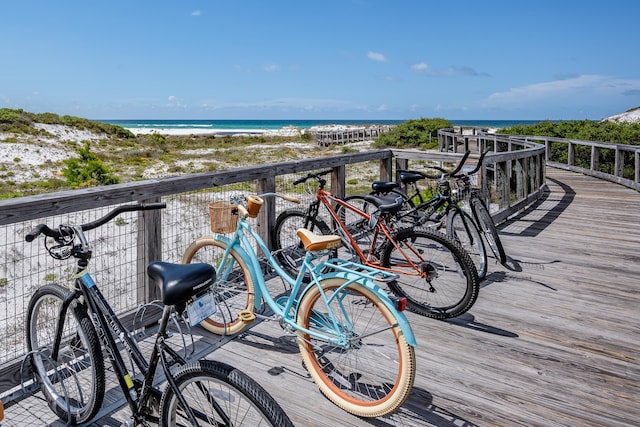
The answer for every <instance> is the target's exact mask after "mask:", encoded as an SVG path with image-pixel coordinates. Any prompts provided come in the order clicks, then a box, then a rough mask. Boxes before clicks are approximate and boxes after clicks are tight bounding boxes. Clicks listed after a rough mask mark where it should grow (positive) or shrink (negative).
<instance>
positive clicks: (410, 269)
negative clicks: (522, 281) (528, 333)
mask: <svg viewBox="0 0 640 427" xmlns="http://www.w3.org/2000/svg"><path fill="white" fill-rule="evenodd" d="M329 173H331V170H325V171H321V172H318V173H309V174H307V176H305V177H303V178H300V179H298V180H296V181H294V183H293V184H294V185H298V184H302V183H305V182H307V181H309V180H312V181H315V182H316V183H317V184H318V188H317V190H316V194H315V195H316V198H315V200H314V201H312V202H311V204H310V205H309V206H308V207H307V208H306V209H299V208H298V209H295V208H294V209H287V210H285V211H283V212H282V213H281V214H280V215H279V216H278V218H277V219H276V225H275V230H274V232H273V233H272V236H273V239H274V240H273V242H272V243H273V247H274V249H275V252H274V253H275V255H276V256H277V257H278V259H279V261H280V264H281V265H282V266H284V267H285V268H286V269H288V270H289V271H290V272H291V273H292V274H293V273H297V271H298V270H299V268H300V266H301V265H302V260H303V258H304V249H303V248H302V247H301V245H300V242H299V239H297V238H296V230H298V229H300V228H306V229H308V230H311V231H314V232H316V233H321V234H338V235H339V236H340V237H341V239H342V241H343V243H344V247H345V248H347V252H341V253H338V252H337V249H336V250H334V252H333V253H331V254H329V256H330V257H339V258H342V259H347V260H351V261H357V262H360V263H361V264H364V265H366V266H370V267H375V268H379V269H382V270H387V271H391V272H393V273H395V274H398V278H397V279H396V280H393V281H390V282H388V285H389V288H390V290H391V291H392V292H393V293H394V294H395V295H397V296H400V297H405V298H406V299H407V306H408V308H409V309H410V310H412V311H414V312H416V313H419V314H422V315H424V316H428V317H432V318H436V319H444V318H450V317H455V316H459V315H461V314H463V313H465V312H466V311H467V310H469V309H470V308H471V307H472V306H473V304H474V303H475V301H476V299H477V298H478V292H479V289H480V286H479V279H478V273H477V270H476V268H475V266H474V264H473V261H472V260H471V258H470V257H469V255H468V254H467V253H466V252H465V250H464V249H462V247H461V246H460V245H459V244H458V243H456V242H455V241H453V240H452V239H451V238H450V237H447V236H445V235H444V234H442V233H439V232H436V231H432V230H429V229H427V228H422V227H406V228H402V227H399V224H398V223H396V222H395V218H396V215H397V214H398V212H400V210H401V209H402V207H403V205H404V200H403V199H402V198H397V199H394V200H393V201H389V200H386V199H384V200H381V199H378V198H376V197H375V196H367V197H366V201H367V203H374V204H376V206H377V209H376V211H375V212H371V213H370V212H367V210H366V209H364V207H363V208H362V209H360V208H359V207H358V206H356V205H352V204H350V203H347V202H345V201H344V200H341V199H339V198H337V197H335V196H333V195H332V194H331V193H330V192H328V191H327V190H325V188H324V187H325V185H326V179H324V178H323V176H324V175H327V174H329ZM321 205H323V206H325V207H326V208H327V209H326V210H327V212H328V214H329V216H330V224H331V225H332V226H331V227H330V226H329V225H328V224H327V222H325V220H324V219H323V218H322V217H320V215H319V212H320V206H321ZM334 206H336V207H335V208H334Z"/></svg>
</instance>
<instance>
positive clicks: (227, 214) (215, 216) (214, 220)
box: [209, 201, 238, 233]
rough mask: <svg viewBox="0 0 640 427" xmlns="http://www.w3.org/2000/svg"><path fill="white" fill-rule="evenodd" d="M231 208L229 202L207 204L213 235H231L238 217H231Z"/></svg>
mask: <svg viewBox="0 0 640 427" xmlns="http://www.w3.org/2000/svg"><path fill="white" fill-rule="evenodd" d="M232 210H233V206H232V205H231V203H229V202H222V201H219V202H211V203H209V219H210V220H211V231H213V232H214V233H232V232H234V231H235V230H236V227H237V225H238V215H233V214H232V213H231V211H232Z"/></svg>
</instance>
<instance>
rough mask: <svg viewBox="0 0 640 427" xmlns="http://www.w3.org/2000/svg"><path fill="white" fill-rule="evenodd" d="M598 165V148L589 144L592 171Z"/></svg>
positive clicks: (595, 169)
mask: <svg viewBox="0 0 640 427" xmlns="http://www.w3.org/2000/svg"><path fill="white" fill-rule="evenodd" d="M599 166H600V150H598V147H596V146H595V145H592V146H591V165H590V168H591V170H592V171H597V170H598V167H599Z"/></svg>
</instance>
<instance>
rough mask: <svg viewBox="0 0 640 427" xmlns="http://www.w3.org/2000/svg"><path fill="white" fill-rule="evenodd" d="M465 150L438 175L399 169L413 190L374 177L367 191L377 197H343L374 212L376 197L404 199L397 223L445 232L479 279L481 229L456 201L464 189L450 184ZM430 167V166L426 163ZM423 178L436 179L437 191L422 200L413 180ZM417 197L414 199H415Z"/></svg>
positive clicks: (483, 260) (483, 264) (483, 262)
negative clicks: (453, 166) (452, 166)
mask: <svg viewBox="0 0 640 427" xmlns="http://www.w3.org/2000/svg"><path fill="white" fill-rule="evenodd" d="M468 156H469V152H468V151H467V152H466V153H465V155H464V156H463V158H462V159H461V160H460V162H459V163H458V166H457V167H456V169H455V170H454V171H452V172H447V171H445V170H444V169H439V170H440V172H441V175H439V176H433V175H429V174H426V173H424V172H421V171H415V170H403V169H401V170H399V171H398V175H399V178H400V183H402V184H404V185H405V186H406V187H409V188H412V189H413V194H409V195H408V194H405V193H404V192H402V191H400V190H399V188H400V187H401V184H400V183H397V182H394V181H374V182H373V183H372V184H371V192H370V193H369V195H370V196H371V195H373V196H377V197H378V198H380V199H371V198H369V199H368V198H367V196H364V195H351V196H348V197H346V198H345V201H347V202H348V203H351V204H359V205H360V206H362V207H361V209H362V210H364V211H370V212H374V211H375V210H376V209H377V207H376V204H379V203H380V202H379V201H378V200H382V201H384V200H388V199H389V197H393V198H397V197H401V198H402V199H403V201H404V206H403V209H402V210H401V211H400V212H398V213H397V214H396V219H397V221H398V222H399V223H401V224H405V225H408V226H422V225H425V226H427V227H429V228H431V229H434V230H438V231H440V230H441V229H443V228H444V230H445V233H446V234H447V235H448V236H450V237H451V238H453V239H454V240H455V241H456V242H458V243H459V244H460V245H461V246H462V248H463V249H464V250H465V251H466V252H467V253H468V254H469V256H470V257H471V259H472V260H473V262H474V264H475V267H476V270H477V272H478V279H479V280H483V279H484V278H485V276H486V274H487V269H488V266H487V252H486V249H485V246H484V243H483V241H482V235H481V231H480V230H479V228H478V226H477V225H476V222H475V220H474V219H473V218H472V217H471V215H470V214H469V213H467V211H466V210H464V209H463V208H462V206H460V205H459V203H460V202H461V201H462V200H464V197H465V194H466V189H464V188H461V187H460V186H457V185H454V186H453V188H452V185H451V182H450V180H449V177H450V176H455V175H456V174H457V173H458V172H459V171H460V170H461V169H462V167H463V165H464V163H465V161H466V159H467V157H468ZM430 167H434V166H430ZM423 179H430V180H437V193H436V194H435V195H434V196H433V197H431V198H429V199H427V200H425V198H424V195H423V194H424V192H423V191H422V190H421V189H420V188H419V187H418V185H417V182H418V181H420V180H423ZM416 201H417V203H416Z"/></svg>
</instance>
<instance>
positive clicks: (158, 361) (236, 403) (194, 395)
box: [25, 203, 293, 426]
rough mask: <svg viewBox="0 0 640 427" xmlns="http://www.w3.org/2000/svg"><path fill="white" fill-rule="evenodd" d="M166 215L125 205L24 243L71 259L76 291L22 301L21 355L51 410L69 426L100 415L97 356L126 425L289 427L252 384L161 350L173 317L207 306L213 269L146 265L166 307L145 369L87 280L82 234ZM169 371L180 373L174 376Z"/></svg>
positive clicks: (42, 230)
mask: <svg viewBox="0 0 640 427" xmlns="http://www.w3.org/2000/svg"><path fill="white" fill-rule="evenodd" d="M164 207H165V204H164V203H150V204H130V205H123V206H120V207H117V208H115V209H113V210H112V211H110V212H109V213H108V214H107V215H105V216H104V217H102V218H100V219H97V220H96V221H93V222H90V223H87V224H82V225H74V226H71V225H60V226H58V227H55V228H53V229H52V228H49V227H48V226H47V225H46V224H39V225H36V226H35V227H34V228H33V229H32V230H31V231H30V232H29V233H28V234H27V235H26V237H25V238H26V241H28V242H31V241H33V240H34V239H35V238H36V237H38V236H39V235H41V234H42V235H44V236H45V238H44V245H45V248H46V249H47V251H48V253H49V255H50V256H52V257H53V258H55V259H58V260H62V259H67V258H70V257H74V258H76V259H77V270H76V275H75V286H74V288H73V289H71V290H68V289H66V288H64V287H62V286H60V285H57V284H48V285H44V286H42V287H40V288H39V289H38V290H37V291H36V292H35V293H34V295H33V296H32V298H31V300H30V302H29V308H28V313H27V323H26V335H27V347H28V350H29V353H28V354H29V357H30V360H31V364H32V367H33V372H34V374H35V378H36V379H37V381H38V383H39V384H40V388H41V390H42V393H43V394H44V396H45V398H46V400H47V402H48V405H49V407H50V408H51V409H52V410H53V412H54V413H55V414H56V415H57V416H58V417H60V418H61V419H63V420H64V421H66V422H67V423H68V424H81V423H85V422H88V421H90V420H91V419H92V418H93V417H95V416H96V415H97V413H98V411H99V410H100V407H101V406H102V402H103V399H104V394H105V363H104V359H103V351H102V348H104V353H106V356H107V357H108V359H109V360H110V362H111V365H112V366H113V369H114V371H115V374H116V376H117V379H118V383H119V385H120V387H121V389H122V391H123V393H124V396H125V398H126V401H127V403H128V406H129V408H130V409H131V412H132V415H131V418H130V419H129V420H128V421H127V422H126V423H125V424H126V425H144V426H148V425H149V422H152V423H155V424H158V423H159V424H160V425H161V426H175V425H192V426H196V425H215V426H219V425H230V424H235V423H240V422H247V423H250V424H252V425H258V424H260V423H261V422H264V423H266V424H268V425H273V426H292V425H293V424H292V423H291V421H290V420H289V418H288V416H287V415H286V413H285V412H284V411H283V410H282V408H281V407H280V406H279V405H278V404H277V403H276V401H275V400H274V399H273V397H271V396H270V395H269V394H268V393H267V392H266V390H265V389H263V388H262V387H261V386H260V385H259V384H258V383H256V382H255V381H254V380H253V379H251V378H250V377H248V376H247V375H245V374H244V373H242V372H241V371H239V370H237V369H235V368H233V367H231V366H230V365H227V364H224V363H221V362H217V361H212V360H198V361H194V362H189V363H187V361H186V360H185V359H184V358H183V357H182V356H180V354H178V353H177V352H176V351H175V350H173V349H172V348H171V346H170V345H169V343H168V342H167V340H168V337H169V335H168V332H167V327H168V324H169V321H170V319H172V318H174V317H172V316H175V315H176V314H174V313H177V315H178V316H182V317H186V315H185V313H190V315H191V314H192V313H196V314H197V313H198V310H195V311H194V310H193V307H198V306H199V305H198V301H203V300H206V298H207V297H209V298H210V287H211V283H212V282H213V281H214V279H215V277H216V271H215V269H214V268H213V267H212V266H210V265H208V264H193V265H183V264H171V263H167V262H161V261H154V262H151V263H150V264H149V265H148V267H147V273H148V275H149V276H150V277H151V278H152V279H154V280H155V281H157V283H158V284H159V286H160V290H161V295H162V303H163V304H164V306H163V309H162V315H161V318H160V322H159V328H158V331H157V335H156V339H155V344H154V347H153V349H152V352H151V356H150V358H149V359H148V360H147V359H145V357H144V356H143V354H142V352H141V350H140V348H139V346H138V344H137V342H136V340H135V338H134V336H133V335H132V334H130V333H129V332H128V331H127V329H126V328H125V327H124V326H123V324H122V323H121V321H120V320H119V319H118V317H117V316H116V314H115V313H114V311H113V309H112V308H111V307H110V306H109V303H108V302H107V301H106V299H105V298H104V296H103V295H102V293H101V292H100V290H99V289H98V286H97V284H96V282H95V281H94V279H93V277H92V276H91V274H90V273H89V272H88V269H87V268H88V265H89V260H90V259H91V256H92V250H91V247H90V245H89V242H88V240H87V237H86V236H85V234H84V232H85V231H88V230H91V229H94V228H97V227H99V226H101V225H103V224H105V223H107V222H108V221H110V220H111V219H113V218H114V217H115V216H117V215H119V214H120V213H123V212H130V211H145V210H150V209H160V208H164ZM190 317H191V316H190ZM194 317H195V315H194ZM174 319H175V318H174ZM190 320H191V321H192V320H193V319H190ZM121 347H122V348H124V351H126V353H127V354H128V355H129V358H130V362H131V369H128V368H127V365H126V364H125V361H124V359H123V356H122V355H121V353H120V348H121ZM134 363H135V367H134ZM158 365H160V366H161V367H162V371H163V373H164V376H165V378H166V381H167V386H166V387H165V388H164V390H163V391H162V390H160V388H158V387H157V386H155V385H154V383H153V382H154V377H155V375H156V372H157V370H158V369H157V368H158ZM174 365H179V368H178V369H177V370H176V372H175V373H172V372H171V367H172V366H174ZM136 368H137V370H139V373H140V375H138V376H136Z"/></svg>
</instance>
